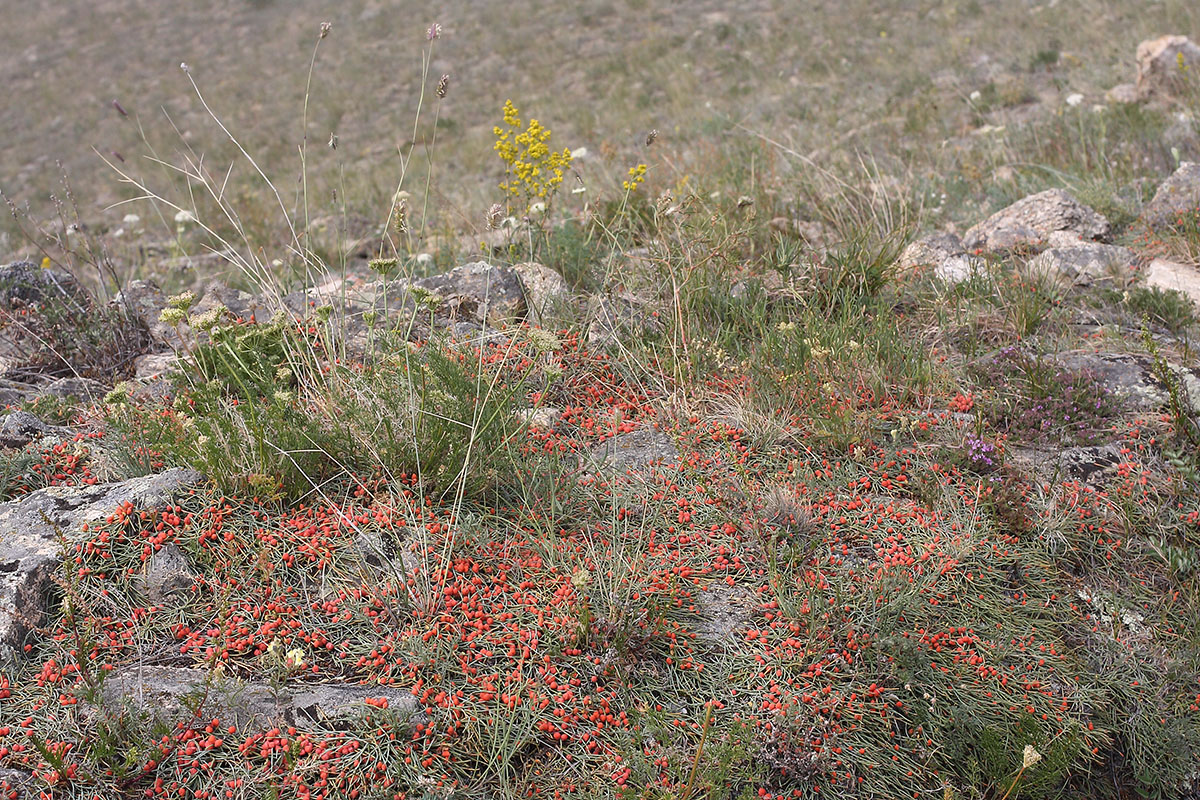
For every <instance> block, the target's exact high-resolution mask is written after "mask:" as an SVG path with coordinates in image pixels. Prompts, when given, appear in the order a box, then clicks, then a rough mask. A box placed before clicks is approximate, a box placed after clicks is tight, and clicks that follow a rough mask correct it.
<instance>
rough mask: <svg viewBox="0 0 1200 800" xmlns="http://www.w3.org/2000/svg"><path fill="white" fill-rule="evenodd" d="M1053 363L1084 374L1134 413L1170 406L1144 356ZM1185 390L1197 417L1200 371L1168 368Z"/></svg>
mask: <svg viewBox="0 0 1200 800" xmlns="http://www.w3.org/2000/svg"><path fill="white" fill-rule="evenodd" d="M1054 360H1055V362H1056V363H1058V364H1059V365H1061V366H1062V367H1065V368H1066V369H1070V370H1074V371H1077V372H1084V373H1086V374H1088V375H1090V376H1091V377H1092V379H1093V380H1095V381H1096V382H1098V383H1099V384H1100V385H1101V386H1103V387H1104V389H1105V390H1106V391H1108V392H1110V393H1111V394H1112V395H1113V396H1114V397H1115V398H1116V399H1117V400H1118V401H1119V402H1121V403H1123V404H1124V405H1125V406H1126V407H1127V408H1130V409H1131V410H1135V411H1160V410H1162V409H1164V408H1166V406H1167V405H1168V404H1169V403H1170V400H1171V398H1170V394H1169V392H1168V390H1167V387H1166V385H1164V384H1163V382H1162V381H1161V380H1159V378H1158V376H1157V375H1155V374H1154V365H1153V363H1152V361H1151V360H1150V358H1148V357H1147V356H1141V355H1134V354H1132V353H1061V354H1059V355H1058V356H1056V357H1055V359H1054ZM1167 366H1168V367H1169V368H1170V369H1171V371H1172V372H1173V373H1174V374H1175V376H1176V377H1177V378H1178V380H1179V382H1180V384H1181V385H1182V386H1183V387H1184V388H1185V389H1186V390H1187V394H1188V397H1189V400H1190V402H1191V406H1192V410H1193V411H1194V412H1195V413H1198V414H1200V370H1198V369H1196V368H1194V367H1191V368H1189V367H1181V366H1179V365H1178V364H1168V365H1167Z"/></svg>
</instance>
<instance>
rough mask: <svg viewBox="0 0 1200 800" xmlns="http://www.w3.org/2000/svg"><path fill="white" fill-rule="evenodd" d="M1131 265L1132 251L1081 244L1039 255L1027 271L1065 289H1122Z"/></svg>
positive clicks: (1051, 249)
mask: <svg viewBox="0 0 1200 800" xmlns="http://www.w3.org/2000/svg"><path fill="white" fill-rule="evenodd" d="M1133 261H1134V255H1133V251H1132V250H1129V249H1128V248H1125V247H1116V246H1115V245H1108V244H1098V243H1096V242H1082V241H1081V242H1079V243H1078V244H1075V245H1070V246H1067V247H1051V248H1050V249H1048V250H1045V251H1043V252H1041V253H1039V254H1038V255H1037V256H1035V257H1034V258H1033V259H1031V260H1030V261H1029V264H1028V265H1027V267H1026V269H1027V270H1028V271H1029V272H1031V273H1033V274H1034V275H1040V276H1042V277H1043V278H1046V279H1048V280H1051V281H1053V282H1055V283H1059V284H1062V285H1066V286H1091V285H1093V284H1100V283H1104V284H1109V285H1113V286H1124V285H1126V284H1127V283H1128V282H1129V281H1130V280H1131V278H1132V273H1131V271H1130V267H1131V266H1132V264H1133Z"/></svg>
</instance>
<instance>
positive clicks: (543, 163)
mask: <svg viewBox="0 0 1200 800" xmlns="http://www.w3.org/2000/svg"><path fill="white" fill-rule="evenodd" d="M492 132H493V133H494V134H495V135H496V144H495V150H496V153H497V154H499V156H500V160H501V161H503V162H504V180H503V181H502V182H501V183H500V188H501V189H503V190H504V191H505V193H506V195H507V196H508V197H509V198H513V197H518V196H523V197H524V199H525V209H526V210H527V211H528V209H529V208H530V207H531V206H533V205H534V204H535V203H543V204H545V205H546V206H548V205H549V203H550V200H551V199H552V198H553V197H554V194H555V192H557V191H558V187H559V185H560V184H561V183H562V181H563V172H564V171H565V170H566V168H567V167H568V166H569V165H570V163H571V151H570V150H569V149H567V148H563V149H562V150H561V151H555V150H552V149H551V148H550V129H549V128H546V127H543V125H542V124H541V123H540V122H538V121H537V120H536V119H531V120H529V123H528V124H527V125H526V124H524V123H522V121H521V117H520V112H519V111H518V110H517V107H516V106H515V105H513V102H512V100H506V101H505V103H504V125H503V126H500V125H497V126H496V127H495V128H493V129H492Z"/></svg>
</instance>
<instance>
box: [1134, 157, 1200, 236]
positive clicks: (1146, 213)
mask: <svg viewBox="0 0 1200 800" xmlns="http://www.w3.org/2000/svg"><path fill="white" fill-rule="evenodd" d="M1189 214H1190V215H1193V219H1195V218H1197V217H1200V164H1198V163H1195V162H1193V161H1185V162H1183V163H1182V164H1180V165H1179V169H1177V170H1175V172H1173V173H1171V177H1169V178H1167V179H1166V180H1165V181H1163V182H1162V183H1161V184H1160V185H1159V187H1158V190H1157V191H1155V193H1154V197H1153V198H1152V199H1151V200H1150V202H1149V203H1148V204H1147V205H1146V207H1145V208H1144V209H1142V216H1141V220H1142V222H1143V223H1145V224H1146V225H1147V226H1148V227H1150V228H1152V229H1159V228H1169V227H1172V226H1175V225H1179V224H1181V223H1182V222H1184V216H1185V215H1189Z"/></svg>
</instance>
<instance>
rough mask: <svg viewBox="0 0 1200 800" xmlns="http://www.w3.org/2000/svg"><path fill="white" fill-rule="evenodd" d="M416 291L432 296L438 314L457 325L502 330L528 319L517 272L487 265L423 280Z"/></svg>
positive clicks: (468, 266) (467, 266) (416, 284)
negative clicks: (456, 322)
mask: <svg viewBox="0 0 1200 800" xmlns="http://www.w3.org/2000/svg"><path fill="white" fill-rule="evenodd" d="M412 289H416V290H418V293H420V292H422V291H423V292H428V293H429V294H431V295H432V296H433V298H432V299H434V300H435V302H436V304H437V313H438V314H439V315H442V316H445V317H446V318H447V319H450V320H454V321H459V320H465V321H468V322H475V323H478V324H481V325H492V326H494V327H500V326H502V325H505V324H508V323H512V322H515V321H517V320H520V319H522V318H523V317H524V316H525V292H524V291H523V289H522V286H521V279H520V278H519V277H518V275H517V272H516V271H515V270H513V269H512V268H511V267H505V266H493V265H492V264H489V263H488V262H486V261H476V262H473V263H471V264H464V265H463V266H461V267H455V268H454V269H452V270H450V271H449V272H444V273H442V274H440V275H433V276H430V277H428V278H419V279H417V280H415V281H413V282H412V284H411V288H410V290H409V291H410V292H411V291H412Z"/></svg>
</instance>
